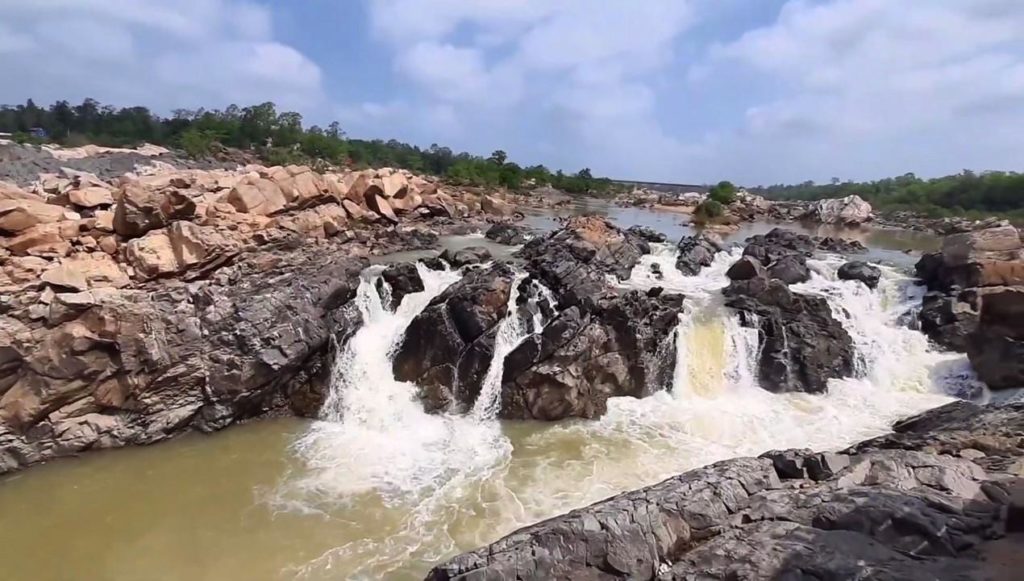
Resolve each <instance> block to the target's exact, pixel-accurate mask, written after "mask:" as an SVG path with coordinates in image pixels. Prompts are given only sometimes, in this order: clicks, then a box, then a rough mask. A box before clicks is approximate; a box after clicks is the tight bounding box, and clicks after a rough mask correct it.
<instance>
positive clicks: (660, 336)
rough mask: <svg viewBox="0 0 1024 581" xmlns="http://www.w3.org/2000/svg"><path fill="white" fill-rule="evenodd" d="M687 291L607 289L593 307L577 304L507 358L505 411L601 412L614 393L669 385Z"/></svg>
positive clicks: (521, 415) (515, 414) (548, 416)
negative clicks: (615, 292)
mask: <svg viewBox="0 0 1024 581" xmlns="http://www.w3.org/2000/svg"><path fill="white" fill-rule="evenodd" d="M682 305H683V297H682V296H681V295H665V294H659V295H657V296H651V295H648V294H643V293H640V292H637V291H631V292H628V293H625V294H622V295H608V296H605V297H603V298H601V299H600V300H598V301H597V302H596V304H595V305H594V306H593V308H589V309H584V308H581V307H580V306H572V307H569V308H568V309H566V310H564V311H562V312H561V313H559V314H558V316H557V317H556V318H555V319H554V320H553V321H551V322H550V323H549V324H548V325H547V326H546V327H545V328H544V331H543V332H542V333H540V334H537V335H531V336H529V337H528V338H527V339H526V340H525V341H523V342H522V343H521V344H520V345H519V346H518V347H517V348H516V349H515V350H513V351H512V352H511V353H510V354H509V355H508V357H506V359H505V367H504V374H503V378H502V390H501V416H502V417H504V418H512V419H536V420H547V421H552V420H561V419H565V418H570V417H579V418H596V417H600V416H602V415H604V413H605V411H607V402H608V398H610V397H620V396H630V397H636V398H642V397H647V396H649V395H652V394H654V393H656V392H658V391H662V390H664V389H666V388H667V387H668V385H669V384H670V381H671V376H672V371H673V369H674V367H675V345H674V343H673V342H672V341H671V340H670V338H671V336H672V332H673V330H674V329H675V327H676V325H677V324H678V322H679V313H680V312H681V311H682Z"/></svg>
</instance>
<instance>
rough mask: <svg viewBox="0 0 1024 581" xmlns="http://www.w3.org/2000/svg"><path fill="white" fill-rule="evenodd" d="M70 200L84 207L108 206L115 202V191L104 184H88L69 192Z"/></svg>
mask: <svg viewBox="0 0 1024 581" xmlns="http://www.w3.org/2000/svg"><path fill="white" fill-rule="evenodd" d="M68 200H69V201H70V202H71V203H72V204H74V205H76V206H79V207H82V208H96V207H100V206H103V207H106V206H111V205H113V204H114V193H113V191H111V190H110V188H107V187H104V186H86V187H84V188H78V189H74V190H71V191H70V192H68Z"/></svg>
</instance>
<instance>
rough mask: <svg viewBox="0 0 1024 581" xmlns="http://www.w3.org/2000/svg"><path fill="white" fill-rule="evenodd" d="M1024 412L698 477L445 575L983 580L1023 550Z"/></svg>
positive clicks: (738, 462)
mask: <svg viewBox="0 0 1024 581" xmlns="http://www.w3.org/2000/svg"><path fill="white" fill-rule="evenodd" d="M1022 434H1024V404H1013V405H1008V406H1006V407H978V406H974V405H973V404H968V403H964V402H958V403H953V404H949V405H946V406H943V407H941V408H937V409H935V410H932V411H929V412H925V413H924V414H922V415H920V416H917V417H916V418H912V419H909V420H906V421H903V422H900V423H898V424H897V425H896V426H895V427H894V431H893V433H892V434H889V435H885V436H881V437H879V438H874V439H872V440H868V441H865V442H861V443H860V444H858V445H856V446H853V447H851V448H850V449H848V450H845V451H843V452H840V453H815V452H811V451H809V450H786V451H773V452H768V453H765V454H764V455H762V456H761V457H758V458H736V459H732V460H726V461H724V462H719V463H716V464H712V465H710V466H706V467H703V468H698V469H696V470H691V471H689V472H686V473H683V474H681V475H679V476H674V477H672V478H669V479H667V480H665V481H663V482H660V483H658V484H655V485H652V486H648V487H646V488H642V489H639V490H635V491H632V492H626V493H623V494H620V495H618V496H614V497H612V498H609V499H607V500H604V501H601V502H598V503H596V504H593V505H591V506H589V507H585V508H582V509H579V510H575V511H572V512H570V513H568V514H565V515H562V516H558V517H555V518H552V519H549V520H546V521H544V522H541V523H538V524H535V525H532V526H529V527H526V528H523V529H520V530H518V531H516V532H514V533H512V534H510V535H508V536H506V537H505V538H503V539H501V540H499V541H497V542H495V543H492V544H491V545H488V546H486V547H483V548H481V549H478V550H476V551H471V552H468V553H463V554H461V555H458V556H456V557H454V558H452V559H450V560H448V561H447V562H445V563H443V564H440V565H438V566H436V567H435V568H434V569H433V570H432V571H430V573H429V574H428V575H427V577H426V579H428V580H430V581H455V580H467V581H468V580H470V579H523V580H528V579H538V580H539V579H658V580H683V579H722V580H726V579H729V580H732V579H768V578H772V579H804V578H815V579H849V578H862V577H863V576H864V575H865V574H866V573H867V574H869V577H870V578H877V579H914V580H917V579H920V580H922V581H923V580H933V579H963V580H965V581H966V580H968V579H983V578H991V573H992V572H993V567H994V565H993V564H991V563H988V562H985V561H984V560H982V559H981V558H980V554H979V552H980V551H984V550H985V548H986V546H987V545H988V544H989V543H992V542H1001V543H1006V542H1009V543H1010V546H1011V547H1016V549H1015V550H1016V551H1020V550H1021V549H1024V547H1022V546H1020V545H1021V540H1020V539H1021V537H1020V536H1019V534H1018V533H1019V532H1021V530H1022V528H1024V527H1022V521H1021V520H1020V514H1021V511H1022V510H1024V505H1022V502H1021V498H1022V496H1021V494H1022V492H1024V481H1022V479H1021V470H1022V467H1024V463H1022V457H1024V444H1022V441H1021V436H1022Z"/></svg>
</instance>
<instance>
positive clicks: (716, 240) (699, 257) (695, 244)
mask: <svg viewBox="0 0 1024 581" xmlns="http://www.w3.org/2000/svg"><path fill="white" fill-rule="evenodd" d="M676 247H677V248H678V250H679V256H678V257H677V258H676V269H678V270H679V272H681V273H683V275H685V276H696V275H697V274H699V273H700V270H701V269H702V268H704V267H705V266H711V262H712V261H714V259H715V254H716V253H718V252H720V251H722V249H723V248H724V247H725V246H724V244H723V243H722V239H721V238H720V237H719V236H718V235H717V234H714V233H711V232H703V233H701V234H698V235H696V236H683V237H682V238H681V239H680V240H679V243H678V244H676Z"/></svg>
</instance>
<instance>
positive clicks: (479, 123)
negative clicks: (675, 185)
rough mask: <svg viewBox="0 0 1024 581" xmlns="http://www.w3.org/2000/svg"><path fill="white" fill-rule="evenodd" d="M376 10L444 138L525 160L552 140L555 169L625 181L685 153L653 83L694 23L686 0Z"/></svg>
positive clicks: (422, 0)
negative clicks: (670, 131) (659, 110)
mask: <svg viewBox="0 0 1024 581" xmlns="http://www.w3.org/2000/svg"><path fill="white" fill-rule="evenodd" d="M370 15H371V28H372V30H374V31H375V34H376V35H377V36H378V37H379V38H380V39H382V40H384V41H385V42H386V43H388V45H389V46H390V47H391V48H392V50H393V51H394V59H395V68H396V70H397V71H398V72H399V73H400V74H402V75H403V76H404V77H405V78H406V79H408V80H410V81H412V82H413V83H414V84H415V86H417V87H419V88H420V89H422V90H423V91H424V98H423V99H421V100H419V101H416V102H415V103H414V108H415V109H416V110H417V111H419V112H420V114H421V115H422V116H423V117H424V119H425V121H424V124H426V125H428V126H429V127H431V128H433V129H436V130H440V131H443V132H444V133H443V134H442V135H439V136H436V139H437V140H444V139H455V140H459V141H457V142H456V143H454V145H455V146H457V147H467V148H470V149H473V150H476V151H488V150H489V149H492V148H502V149H506V150H508V151H509V152H510V153H511V154H512V155H513V157H516V158H519V159H522V158H523V157H529V154H530V153H533V152H534V151H536V148H535V147H534V145H535V142H536V141H538V140H541V139H543V140H544V141H547V142H548V143H547V144H546V145H545V148H550V150H554V151H557V157H556V159H553V160H552V159H547V160H544V161H546V162H548V163H552V164H556V165H565V166H568V167H582V166H585V165H591V166H594V167H601V168H602V169H603V171H605V172H607V173H616V174H620V175H626V174H629V175H636V173H635V172H636V170H637V168H638V167H641V166H645V167H651V164H650V163H649V162H650V160H651V159H654V158H665V159H667V158H671V157H672V156H673V151H674V150H678V149H679V148H680V147H681V146H680V145H679V144H678V143H676V142H675V141H674V140H673V139H672V138H670V137H668V136H667V135H665V134H664V133H663V132H662V131H661V129H660V127H659V124H658V123H657V121H656V120H655V118H654V114H655V106H654V105H655V100H656V98H657V96H656V93H655V91H654V90H653V89H652V87H651V82H652V77H653V75H655V74H657V73H658V72H659V71H661V70H663V68H664V67H665V66H666V65H668V64H670V63H671V62H672V56H673V52H672V51H673V41H674V40H675V39H676V37H677V36H678V35H680V34H681V33H682V32H683V31H684V30H685V29H686V28H687V27H688V26H689V25H690V24H691V22H692V18H691V11H690V10H689V8H688V4H687V3H686V2H680V1H676V0H649V1H645V2H640V3H633V2H604V3H600V4H595V3H593V2H590V1H587V0H565V1H561V2H549V1H547V0H496V1H493V2H476V1H474V0H441V1H427V0H371V10H370ZM627 136H628V137H629V139H627ZM520 153H525V154H526V155H525V156H524V155H519V154H520ZM527 161H540V160H537V159H533V160H527ZM665 168H666V166H665V164H664V163H662V164H659V166H658V169H657V171H661V172H664V170H665ZM662 175H665V174H664V173H663V174H662Z"/></svg>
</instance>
